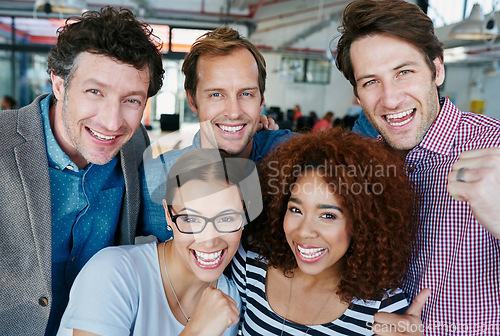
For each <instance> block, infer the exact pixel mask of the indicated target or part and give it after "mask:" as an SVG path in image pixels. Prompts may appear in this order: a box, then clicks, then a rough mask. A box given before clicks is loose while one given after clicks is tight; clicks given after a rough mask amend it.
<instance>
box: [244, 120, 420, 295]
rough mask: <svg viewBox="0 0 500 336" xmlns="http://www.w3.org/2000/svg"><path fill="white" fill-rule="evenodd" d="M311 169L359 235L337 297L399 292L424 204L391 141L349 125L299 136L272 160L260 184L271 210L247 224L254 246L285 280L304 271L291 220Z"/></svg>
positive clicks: (265, 163) (262, 168) (264, 167)
mask: <svg viewBox="0 0 500 336" xmlns="http://www.w3.org/2000/svg"><path fill="white" fill-rule="evenodd" d="M307 169H315V170H316V169H320V170H322V174H321V176H322V177H323V178H324V179H325V182H326V183H327V184H328V185H329V186H330V189H331V190H332V192H334V193H335V194H336V196H337V199H338V200H339V202H340V205H341V207H342V208H343V209H344V214H345V215H346V218H347V220H348V225H349V230H350V234H351V236H352V240H351V245H350V247H349V250H348V251H347V253H346V256H345V258H344V261H345V267H344V269H345V271H344V273H343V274H342V281H341V282H340V283H339V285H338V287H337V288H338V289H337V294H338V295H339V296H340V297H341V298H342V299H343V300H345V301H346V302H350V301H351V300H352V299H353V298H358V299H362V300H374V299H380V298H381V297H382V296H383V294H385V293H386V292H387V291H388V290H391V289H395V288H397V287H399V286H400V285H401V282H402V281H403V280H404V276H405V274H406V271H407V268H408V259H409V257H410V253H411V246H412V241H413V237H414V232H415V230H414V225H415V223H416V221H415V218H414V216H413V215H414V214H413V208H414V204H415V200H416V199H415V196H414V193H413V191H412V188H411V186H410V182H409V180H408V178H407V176H406V173H405V170H404V161H403V159H402V158H401V157H400V156H399V155H397V154H396V153H395V152H394V151H393V150H392V149H390V148H389V146H388V145H386V144H385V143H383V142H379V141H377V140H375V139H369V138H363V137H361V136H359V135H357V134H354V133H347V131H345V130H342V129H341V128H334V129H331V130H328V131H322V132H317V133H309V134H304V135H300V136H296V137H294V138H292V139H291V140H289V141H288V142H287V143H285V144H283V145H281V146H279V147H278V148H277V149H276V150H275V151H274V152H273V153H271V154H269V155H268V156H266V157H265V158H264V161H263V162H262V164H261V165H260V179H261V184H262V186H261V187H262V192H263V202H264V207H265V208H264V211H263V214H262V216H261V217H259V218H258V220H257V221H256V222H255V223H252V225H249V226H248V227H247V229H248V232H247V233H246V235H247V237H251V239H249V246H248V247H249V248H250V249H252V250H254V251H255V252H257V253H259V254H260V255H261V256H262V257H263V258H264V259H266V260H267V261H268V265H269V267H276V268H278V269H281V270H283V272H284V274H285V275H288V274H290V272H291V271H292V270H293V269H294V268H296V267H297V262H296V260H295V257H294V255H293V252H292V250H291V248H290V246H289V245H288V243H287V240H286V238H285V234H284V231H283V219H284V216H285V212H286V209H287V203H288V199H289V197H290V192H291V190H292V188H293V185H294V183H295V182H296V180H297V178H298V176H301V174H302V173H303V172H304V171H305V170H307ZM339 191H341V192H339Z"/></svg>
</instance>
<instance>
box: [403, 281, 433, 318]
mask: <svg viewBox="0 0 500 336" xmlns="http://www.w3.org/2000/svg"><path fill="white" fill-rule="evenodd" d="M430 295H431V290H430V289H429V288H424V289H422V290H421V291H420V293H418V295H417V296H416V297H415V299H414V300H413V302H412V303H411V305H410V308H408V310H407V311H406V313H405V315H413V316H417V317H418V318H420V317H421V316H422V310H423V309H424V305H425V302H426V301H427V298H428V297H429V296H430Z"/></svg>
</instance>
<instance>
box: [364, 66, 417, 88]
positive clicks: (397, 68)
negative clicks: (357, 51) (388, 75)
mask: <svg viewBox="0 0 500 336" xmlns="http://www.w3.org/2000/svg"><path fill="white" fill-rule="evenodd" d="M415 64H417V63H416V62H412V61H408V62H404V63H401V64H399V65H396V66H395V67H394V68H392V70H393V71H396V70H399V69H401V68H404V67H407V66H409V65H415ZM372 77H376V75H375V74H368V75H364V76H362V77H359V78H357V79H356V83H357V82H359V81H362V80H364V79H367V78H372Z"/></svg>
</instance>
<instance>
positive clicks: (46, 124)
mask: <svg viewBox="0 0 500 336" xmlns="http://www.w3.org/2000/svg"><path fill="white" fill-rule="evenodd" d="M51 97H52V94H49V95H48V96H47V97H45V98H44V99H42V100H41V101H40V110H41V111H42V122H43V128H44V132H45V144H46V146H47V157H48V161H49V166H50V167H54V168H56V169H60V170H63V169H69V170H72V171H76V172H78V171H80V169H79V168H78V166H77V165H76V164H74V163H73V161H71V159H70V158H69V156H68V155H67V154H66V153H64V151H63V150H62V149H61V147H60V146H59V144H58V143H57V141H56V138H55V137H54V133H52V129H51V128H50V121H49V109H50V100H51ZM91 165H92V163H90V164H89V165H88V166H87V168H89V167H90V166H91Z"/></svg>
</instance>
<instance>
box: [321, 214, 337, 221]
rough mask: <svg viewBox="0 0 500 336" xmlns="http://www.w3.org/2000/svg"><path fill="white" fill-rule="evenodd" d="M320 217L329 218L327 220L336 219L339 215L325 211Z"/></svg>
mask: <svg viewBox="0 0 500 336" xmlns="http://www.w3.org/2000/svg"><path fill="white" fill-rule="evenodd" d="M319 218H321V219H327V220H335V219H337V218H338V217H337V215H335V214H333V213H324V214H321V215H320V216H319Z"/></svg>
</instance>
